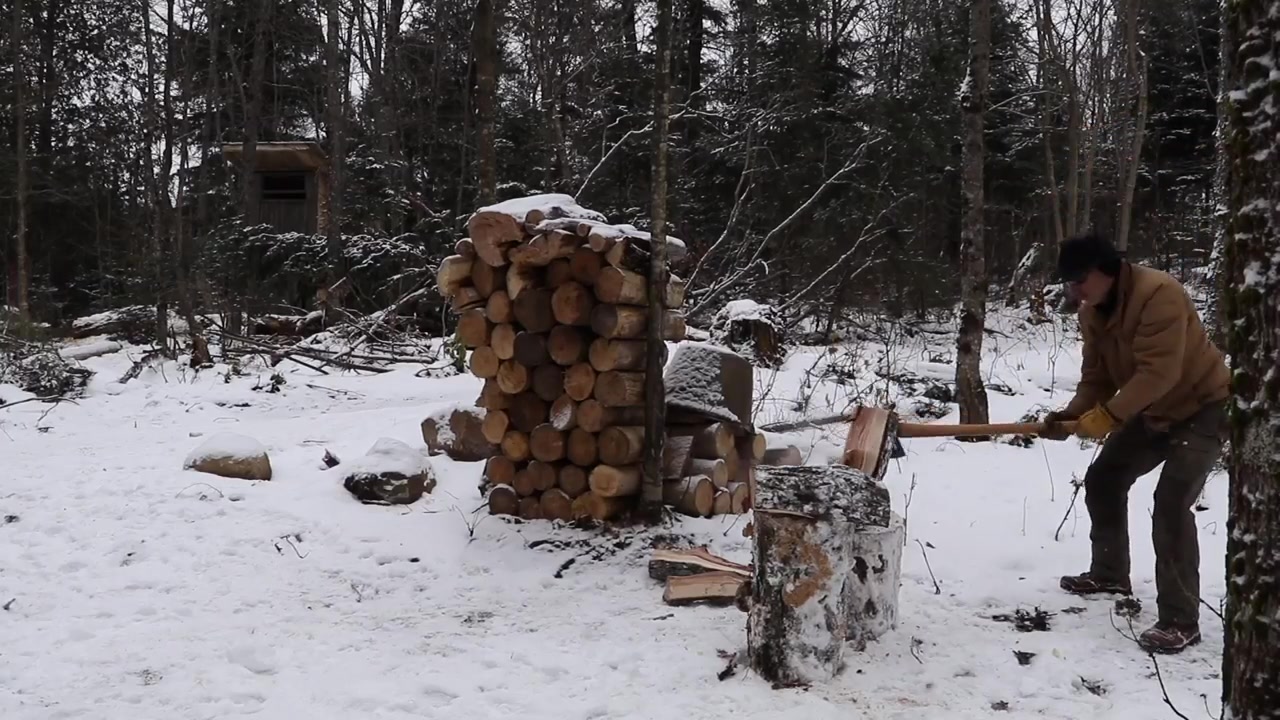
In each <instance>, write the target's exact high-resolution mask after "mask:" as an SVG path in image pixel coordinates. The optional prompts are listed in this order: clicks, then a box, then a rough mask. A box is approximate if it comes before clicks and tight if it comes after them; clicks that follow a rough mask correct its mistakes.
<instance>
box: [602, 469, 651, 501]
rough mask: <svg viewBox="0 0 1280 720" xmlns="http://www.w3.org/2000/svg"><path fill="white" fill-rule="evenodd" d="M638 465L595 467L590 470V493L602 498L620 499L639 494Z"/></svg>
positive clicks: (640, 477)
mask: <svg viewBox="0 0 1280 720" xmlns="http://www.w3.org/2000/svg"><path fill="white" fill-rule="evenodd" d="M642 477H643V476H642V474H641V472H640V466H639V465H628V466H626V467H617V466H614V465H597V466H595V468H593V469H592V470H591V476H590V478H589V482H590V484H591V492H593V493H595V494H597V495H602V496H604V497H622V496H624V495H635V494H636V493H638V492H640V482H641V479H642Z"/></svg>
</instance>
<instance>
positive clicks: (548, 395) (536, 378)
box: [533, 363, 565, 430]
mask: <svg viewBox="0 0 1280 720" xmlns="http://www.w3.org/2000/svg"><path fill="white" fill-rule="evenodd" d="M533 392H534V394H535V395H537V396H538V397H540V398H542V399H543V400H546V401H547V402H550V403H553V404H554V402H555V401H556V400H557V399H559V398H560V397H561V396H563V395H564V368H562V367H560V366H559V365H552V364H551V363H547V364H546V365H539V366H538V367H536V368H534V370H533ZM556 429H557V430H562V429H565V428H556Z"/></svg>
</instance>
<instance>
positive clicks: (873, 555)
mask: <svg viewBox="0 0 1280 720" xmlns="http://www.w3.org/2000/svg"><path fill="white" fill-rule="evenodd" d="M905 535H906V526H905V525H903V523H902V518H901V517H900V516H899V515H898V514H897V513H891V514H890V518H889V527H887V528H882V527H865V528H863V529H861V530H859V531H858V532H857V533H856V534H854V536H853V547H852V549H851V556H852V558H853V570H852V572H851V573H850V574H849V577H848V579H847V581H846V582H845V584H844V603H845V607H846V609H847V613H848V614H847V615H846V619H847V625H846V628H845V640H846V641H847V642H849V643H851V644H852V645H853V647H854V649H855V650H857V651H859V652H861V651H863V650H865V649H866V648H867V642H868V641H871V640H875V639H877V638H879V637H880V636H881V635H884V634H885V633H887V632H889V631H890V630H892V629H893V628H894V627H896V626H897V624H898V586H899V585H900V584H901V582H902V542H903V537H904V536H905Z"/></svg>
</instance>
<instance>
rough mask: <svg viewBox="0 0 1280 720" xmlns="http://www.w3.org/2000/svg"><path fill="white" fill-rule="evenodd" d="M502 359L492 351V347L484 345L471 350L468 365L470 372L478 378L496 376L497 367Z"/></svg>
mask: <svg viewBox="0 0 1280 720" xmlns="http://www.w3.org/2000/svg"><path fill="white" fill-rule="evenodd" d="M501 364H502V361H501V360H499V359H498V356H497V355H496V354H495V353H494V352H493V348H491V347H489V346H488V345H484V346H481V347H478V348H476V349H475V350H472V351H471V358H470V360H468V365H469V366H470V368H471V374H472V375H475V376H476V377H478V378H484V379H486V380H487V379H489V378H496V377H497V376H498V367H499V366H500V365H501Z"/></svg>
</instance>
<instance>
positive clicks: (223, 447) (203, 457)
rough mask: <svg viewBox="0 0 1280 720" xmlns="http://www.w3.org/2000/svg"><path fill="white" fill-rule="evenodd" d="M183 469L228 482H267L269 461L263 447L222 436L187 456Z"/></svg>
mask: <svg viewBox="0 0 1280 720" xmlns="http://www.w3.org/2000/svg"><path fill="white" fill-rule="evenodd" d="M182 467H183V468H184V469H186V470H196V471H199V472H206V473H210V474H213V475H219V476H221V477H228V478H242V479H244V480H270V479H271V460H270V459H269V458H268V457H267V449H266V448H265V447H263V446H262V443H260V442H258V441H257V440H254V439H253V438H251V437H249V436H247V435H239V434H236V433H229V432H222V433H218V434H216V435H214V436H212V437H210V438H209V439H208V440H205V441H204V443H203V444H201V445H200V447H198V448H196V449H195V450H193V451H191V454H190V455H187V459H186V461H185V462H184V463H183V465H182Z"/></svg>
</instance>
